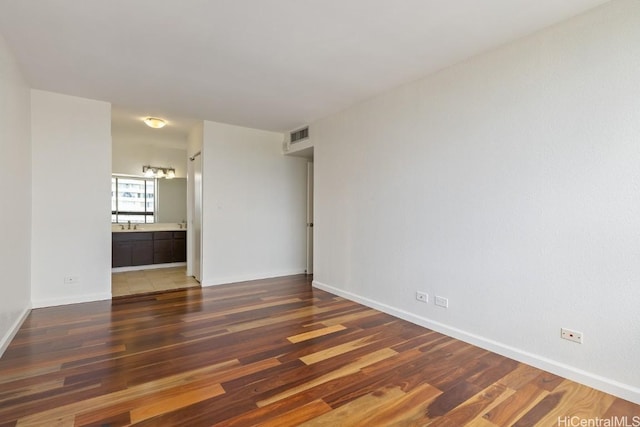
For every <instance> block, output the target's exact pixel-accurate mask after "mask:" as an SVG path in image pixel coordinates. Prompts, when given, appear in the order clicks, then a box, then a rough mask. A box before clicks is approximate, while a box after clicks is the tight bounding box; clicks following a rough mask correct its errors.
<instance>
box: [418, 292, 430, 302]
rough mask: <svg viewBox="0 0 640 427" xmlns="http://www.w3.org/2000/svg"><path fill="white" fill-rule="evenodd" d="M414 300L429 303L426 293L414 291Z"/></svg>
mask: <svg viewBox="0 0 640 427" xmlns="http://www.w3.org/2000/svg"><path fill="white" fill-rule="evenodd" d="M416 299H417V300H418V301H420V302H429V294H427V293H426V292H420V291H416Z"/></svg>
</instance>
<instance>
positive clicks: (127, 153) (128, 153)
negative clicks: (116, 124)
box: [112, 135, 187, 178]
mask: <svg viewBox="0 0 640 427" xmlns="http://www.w3.org/2000/svg"><path fill="white" fill-rule="evenodd" d="M145 165H149V166H164V167H173V168H174V169H175V170H176V176H177V177H180V178H186V177H187V150H186V149H181V148H172V147H163V146H157V145H154V144H151V143H147V144H145V143H141V142H136V141H134V140H128V139H127V138H126V137H124V136H122V135H119V137H118V138H114V139H113V164H112V168H113V173H114V174H122V175H137V176H142V166H145Z"/></svg>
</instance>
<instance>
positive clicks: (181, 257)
mask: <svg viewBox="0 0 640 427" xmlns="http://www.w3.org/2000/svg"><path fill="white" fill-rule="evenodd" d="M172 256H173V258H172V261H171V262H186V261H187V232H186V231H174V232H173V254H172Z"/></svg>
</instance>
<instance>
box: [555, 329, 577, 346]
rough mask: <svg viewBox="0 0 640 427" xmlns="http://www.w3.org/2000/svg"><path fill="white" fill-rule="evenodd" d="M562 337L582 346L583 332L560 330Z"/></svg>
mask: <svg viewBox="0 0 640 427" xmlns="http://www.w3.org/2000/svg"><path fill="white" fill-rule="evenodd" d="M560 337H561V338H563V339H565V340H569V341H573V342H577V343H578V344H582V332H578V331H572V330H571V329H566V328H560Z"/></svg>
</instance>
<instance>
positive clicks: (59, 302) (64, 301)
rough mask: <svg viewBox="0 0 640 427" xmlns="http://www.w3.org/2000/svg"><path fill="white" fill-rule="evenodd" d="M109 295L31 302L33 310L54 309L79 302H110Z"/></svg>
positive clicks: (79, 296) (90, 295) (88, 295)
mask: <svg viewBox="0 0 640 427" xmlns="http://www.w3.org/2000/svg"><path fill="white" fill-rule="evenodd" d="M110 299H111V293H106V292H105V293H100V294H87V295H74V296H72V297H65V298H51V299H41V300H33V301H31V305H32V306H33V308H44V307H55V306H58V305H68V304H78V303H81V302H94V301H104V300H110Z"/></svg>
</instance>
